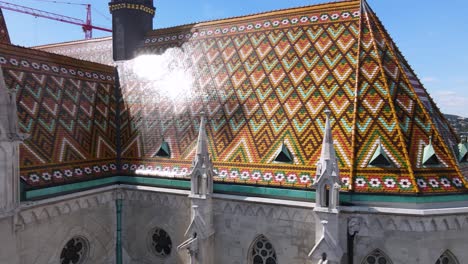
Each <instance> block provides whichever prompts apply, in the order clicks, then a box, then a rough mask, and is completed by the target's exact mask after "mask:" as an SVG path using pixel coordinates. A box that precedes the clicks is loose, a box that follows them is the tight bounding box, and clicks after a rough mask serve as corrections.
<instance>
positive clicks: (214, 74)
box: [119, 1, 466, 194]
mask: <svg viewBox="0 0 468 264" xmlns="http://www.w3.org/2000/svg"><path fill="white" fill-rule="evenodd" d="M140 52H141V54H153V55H158V56H161V58H170V60H171V61H173V62H174V63H173V64H177V65H178V67H181V68H183V70H184V72H185V73H188V74H189V75H190V76H191V79H192V82H191V91H190V94H184V95H179V96H177V97H176V98H175V99H174V98H172V99H170V97H168V96H166V93H165V92H164V91H163V90H165V89H167V87H165V84H159V83H157V82H156V83H155V82H153V83H152V82H151V81H144V80H142V79H141V78H140V77H138V76H136V75H134V72H133V67H134V63H137V62H135V61H133V62H129V63H125V64H122V65H120V66H119V70H120V75H121V76H120V80H121V84H122V95H123V97H122V100H121V101H120V106H121V107H122V121H121V130H122V134H121V141H122V144H123V145H122V170H123V172H124V173H128V174H136V175H146V176H158V177H184V176H185V175H186V173H187V172H188V171H189V169H190V160H191V158H192V157H193V154H194V150H195V144H196V137H197V131H198V122H199V121H198V120H199V113H200V112H201V111H204V112H205V113H207V115H208V120H209V122H208V127H207V132H208V137H209V138H210V140H211V141H210V151H211V154H212V156H213V160H214V162H215V166H216V167H217V172H218V176H217V177H216V181H224V182H235V183H242V184H256V185H281V186H291V187H297V188H308V187H310V186H311V184H312V183H313V178H314V172H315V163H316V162H317V160H318V158H319V154H320V148H321V139H322V133H323V132H322V131H323V129H324V114H323V112H324V110H325V109H330V110H331V111H332V113H333V114H332V116H333V120H332V126H333V136H334V138H335V148H336V151H337V155H338V158H339V162H340V168H341V176H342V181H343V182H344V183H345V186H344V189H343V190H348V189H351V190H354V191H356V192H374V193H403V194H415V193H441V192H463V191H465V190H466V189H465V186H466V180H465V178H464V177H463V173H462V170H463V169H460V168H459V164H457V162H456V161H455V159H454V155H453V153H452V152H451V148H449V147H448V146H452V145H453V144H455V143H456V142H457V138H456V136H454V134H453V132H452V131H451V130H450V128H449V126H448V125H447V123H446V121H445V119H444V118H443V116H442V115H441V114H440V111H439V110H438V108H437V107H436V106H435V104H434V102H433V101H432V99H431V98H430V97H429V95H428V94H427V92H426V91H425V89H424V88H423V87H422V85H421V83H420V82H419V80H418V79H417V77H416V76H415V74H414V73H413V71H412V70H411V69H410V67H409V66H408V63H407V62H406V60H405V59H404V58H403V56H402V55H401V53H400V52H399V50H398V48H397V47H396V46H395V44H394V43H393V41H392V39H391V38H390V37H389V35H388V34H387V33H386V31H385V29H384V28H383V26H382V25H381V23H380V21H378V18H377V17H376V15H375V14H374V13H373V11H372V10H371V9H370V8H369V7H368V6H367V5H366V6H365V7H363V8H362V9H361V8H360V6H359V1H355V2H341V3H331V4H324V5H318V6H311V7H305V8H298V9H290V10H282V11H276V12H271V13H266V14H261V15H258V16H252V17H249V16H248V17H241V18H235V19H230V20H221V21H214V22H207V23H201V24H199V25H195V24H194V25H186V26H181V27H176V28H169V29H162V30H156V31H154V32H152V33H151V34H149V35H148V37H147V38H146V39H145V41H144V44H143V45H142V47H141V49H140ZM173 64H171V63H170V65H173ZM155 66H157V65H155ZM174 82H175V83H177V81H174ZM430 137H432V143H433V145H434V148H435V151H436V155H437V157H438V158H439V160H440V161H441V163H442V166H440V167H437V168H423V166H422V164H421V160H422V151H423V149H424V147H425V146H426V145H427V144H429V138H430ZM163 139H164V140H165V141H166V142H168V143H169V145H170V147H171V154H172V156H171V158H170V159H163V158H157V157H154V155H155V153H156V152H157V150H158V147H159V145H160V144H161V142H162V140H163ZM378 142H380V143H381V144H382V147H383V149H384V150H385V151H386V153H387V155H388V156H389V158H390V159H391V161H392V163H394V165H395V166H394V167H393V168H376V167H370V166H369V165H368V164H369V160H370V158H371V157H372V155H373V153H374V151H375V149H376V148H377V145H378ZM282 144H286V146H287V147H288V149H289V150H290V151H291V152H292V154H293V156H294V164H281V163H274V162H273V161H274V158H275V155H276V153H277V151H278V150H279V149H280V148H281V146H282ZM464 171H466V169H465V170H464Z"/></svg>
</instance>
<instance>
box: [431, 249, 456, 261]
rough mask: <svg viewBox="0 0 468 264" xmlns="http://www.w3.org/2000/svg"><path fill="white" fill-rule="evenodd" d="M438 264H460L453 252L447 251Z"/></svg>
mask: <svg viewBox="0 0 468 264" xmlns="http://www.w3.org/2000/svg"><path fill="white" fill-rule="evenodd" d="M436 264H458V260H457V258H455V256H454V255H453V254H452V252H450V251H449V250H447V251H445V252H444V254H442V255H441V256H440V257H439V258H438V259H437V261H436Z"/></svg>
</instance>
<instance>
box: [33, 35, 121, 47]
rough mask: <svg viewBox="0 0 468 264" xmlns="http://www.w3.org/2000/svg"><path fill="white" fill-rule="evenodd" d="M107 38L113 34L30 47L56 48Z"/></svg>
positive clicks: (110, 37)
mask: <svg viewBox="0 0 468 264" xmlns="http://www.w3.org/2000/svg"><path fill="white" fill-rule="evenodd" d="M107 39H112V36H107V37H99V38H92V39H79V40H69V41H63V42H56V43H50V44H44V45H38V46H31V47H29V48H30V49H35V50H42V49H45V48H54V47H60V46H66V45H69V44H81V43H91V42H98V41H103V40H107Z"/></svg>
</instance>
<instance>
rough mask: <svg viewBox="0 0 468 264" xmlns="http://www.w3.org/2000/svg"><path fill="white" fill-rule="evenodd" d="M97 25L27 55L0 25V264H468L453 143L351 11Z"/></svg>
mask: <svg viewBox="0 0 468 264" xmlns="http://www.w3.org/2000/svg"><path fill="white" fill-rule="evenodd" d="M156 4H157V3H156ZM109 9H110V12H111V14H112V16H113V36H112V37H109V38H102V39H92V40H85V41H76V42H68V43H58V44H50V45H45V46H40V47H35V48H23V47H19V46H15V45H12V44H11V43H10V39H9V37H8V31H7V29H6V25H5V23H4V21H2V22H1V23H0V26H1V27H2V30H1V32H2V34H3V35H2V36H1V38H0V39H1V42H2V43H1V44H0V67H1V71H0V263H8V264H17V263H22V264H23V263H24V264H31V263H34V264H49V263H50V264H52V263H61V264H69V263H73V264H77V263H79V264H85V263H117V264H122V263H132V264H133V263H134V264H136V263H166V264H169V263H186V264H188V263H191V264H195V263H198V264H218V263H232V264H244V263H245V264H276V263H278V264H281V263H288V264H295V263H297V264H299V263H301V264H303V263H311V264H318V263H323V264H325V263H329V264H332V263H333V264H334V263H336V264H338V263H340V264H344V263H347V264H353V263H356V264H374V263H379V264H387V263H388V264H391V263H393V264H400V263H401V264H403V263H415V264H416V263H435V264H449V263H450V264H463V263H468V262H467V261H468V260H467V259H468V252H467V251H466V244H467V243H468V239H467V237H468V189H467V188H468V143H466V142H464V141H462V140H460V139H459V138H458V137H457V136H456V134H455V133H454V131H453V129H452V128H451V127H450V125H449V123H448V122H447V120H446V119H445V117H444V116H443V115H442V114H441V112H440V110H439V109H438V107H437V106H436V104H435V103H434V101H433V100H432V98H431V97H430V95H429V94H428V93H427V91H426V90H425V88H424V87H423V85H422V84H421V82H420V80H419V79H418V78H417V76H416V74H415V72H414V71H413V69H411V67H410V65H409V64H408V62H407V61H406V59H405V58H404V56H403V55H402V54H401V52H400V51H399V49H398V47H397V46H396V44H395V43H394V42H393V40H392V39H391V37H390V36H389V34H388V33H387V31H386V30H385V28H384V26H383V24H382V23H381V21H380V20H379V19H378V17H377V15H376V14H375V13H374V12H373V10H372V9H371V7H370V6H369V5H368V4H367V3H366V2H365V1H341V2H333V3H326V4H320V5H313V6H307V7H300V8H291V9H285V10H277V11H272V12H266V13H261V14H254V15H248V16H242V17H235V18H227V19H222V20H214V21H206V22H200V23H195V24H189V25H182V26H177V27H172V28H164V29H157V30H153V29H152V20H153V16H154V14H155V12H156V9H155V7H154V3H153V1H152V0H114V1H112V2H111V3H109Z"/></svg>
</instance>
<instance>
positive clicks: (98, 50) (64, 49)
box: [34, 37, 114, 65]
mask: <svg viewBox="0 0 468 264" xmlns="http://www.w3.org/2000/svg"><path fill="white" fill-rule="evenodd" d="M34 49H38V50H43V51H47V52H51V53H55V54H60V55H64V56H68V57H72V58H75V59H79V60H86V61H92V62H96V63H101V64H105V65H114V61H113V59H112V37H103V38H94V39H85V40H77V41H68V42H63V43H55V44H49V45H42V46H36V47H34Z"/></svg>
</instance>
